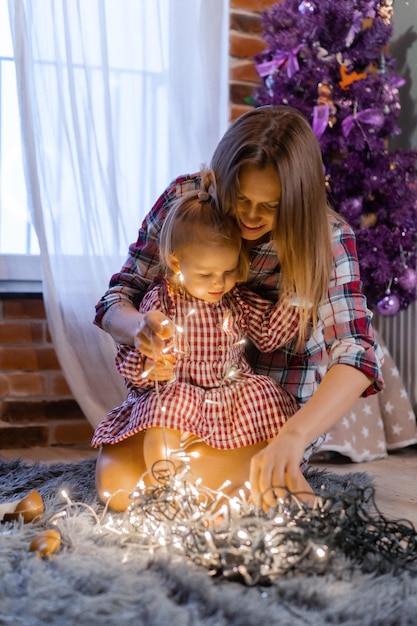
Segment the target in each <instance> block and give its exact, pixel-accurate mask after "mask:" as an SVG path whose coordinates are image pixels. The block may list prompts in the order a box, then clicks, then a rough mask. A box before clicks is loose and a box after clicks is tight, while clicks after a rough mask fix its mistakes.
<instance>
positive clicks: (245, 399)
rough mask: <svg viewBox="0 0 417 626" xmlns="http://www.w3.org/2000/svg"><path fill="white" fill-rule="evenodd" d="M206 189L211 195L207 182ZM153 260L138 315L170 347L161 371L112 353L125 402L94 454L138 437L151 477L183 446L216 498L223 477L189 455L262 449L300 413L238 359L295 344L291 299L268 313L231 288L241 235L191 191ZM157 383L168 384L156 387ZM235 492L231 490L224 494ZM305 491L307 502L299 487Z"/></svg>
mask: <svg viewBox="0 0 417 626" xmlns="http://www.w3.org/2000/svg"><path fill="white" fill-rule="evenodd" d="M204 179H205V184H206V186H207V187H209V186H211V187H213V185H212V184H211V185H210V183H211V182H212V177H211V176H210V173H209V172H207V173H206V174H205V176H204ZM159 256H160V260H161V266H162V269H163V270H164V274H165V275H166V278H162V279H159V280H157V281H156V282H155V284H154V286H152V287H151V289H150V291H148V293H147V294H146V296H145V297H144V299H143V300H142V303H141V305H140V312H141V313H144V314H146V312H148V311H161V312H162V313H163V314H164V315H165V316H166V317H167V318H168V319H169V320H171V322H172V323H173V328H174V333H173V338H172V339H171V341H169V342H168V345H167V346H166V348H165V352H164V359H163V361H162V362H161V363H157V362H155V361H153V360H152V359H149V358H146V357H144V356H143V355H142V354H141V353H140V352H139V351H138V350H136V349H135V348H132V347H131V346H127V345H121V346H119V348H118V354H117V359H116V363H117V367H118V369H119V371H120V373H121V374H122V375H123V376H124V378H125V380H126V383H127V387H128V389H129V394H128V397H127V399H126V401H125V402H124V403H123V404H122V405H121V406H120V407H118V408H116V409H114V410H113V411H111V412H110V413H109V415H107V417H106V418H105V419H104V420H103V421H102V422H101V423H100V425H99V426H98V428H97V429H96V432H95V434H94V438H93V445H94V446H98V445H104V444H117V443H119V442H121V441H123V440H125V439H126V438H128V437H131V436H133V435H135V434H136V433H139V432H143V431H146V432H145V433H144V440H143V451H144V460H145V466H146V469H147V470H148V477H150V476H151V473H150V472H149V470H151V469H152V467H153V465H154V464H155V463H156V462H157V461H161V460H162V459H165V458H167V457H169V451H172V450H179V449H180V448H181V444H182V443H184V442H185V441H186V442H187V450H188V451H189V452H193V453H194V454H193V455H192V456H191V457H190V459H191V469H192V472H193V473H194V474H198V475H199V476H201V477H202V478H203V482H204V484H206V485H207V486H210V487H213V488H215V487H218V486H220V484H221V483H223V482H224V480H225V476H224V474H223V472H222V473H219V472H218V468H217V465H216V464H215V463H212V464H208V465H207V464H205V465H206V466H205V467H203V466H202V465H201V462H198V461H194V457H195V453H196V452H197V453H198V451H199V450H201V449H202V448H207V447H212V448H215V449H219V450H229V449H236V448H242V447H246V446H254V445H257V444H263V445H266V442H267V441H268V440H269V439H272V438H274V437H276V436H277V435H278V432H279V430H280V428H281V427H282V426H283V424H284V423H285V422H286V421H287V419H288V418H289V417H290V416H291V415H293V414H294V413H295V412H296V410H297V408H298V406H297V403H296V401H295V400H294V398H293V397H292V396H291V395H290V394H289V393H288V392H286V391H285V390H284V389H283V388H282V387H280V386H279V385H278V384H277V383H276V382H275V381H274V380H273V379H272V378H270V377H269V376H261V375H257V374H255V373H254V372H253V370H252V368H251V367H250V366H249V363H248V361H247V360H246V358H245V354H244V349H245V340H246V338H247V337H249V338H250V339H251V341H252V342H253V344H254V345H256V346H257V348H258V349H260V350H264V351H267V352H271V351H273V350H275V349H276V348H278V347H280V346H283V345H284V344H285V343H288V342H289V341H290V340H291V339H294V338H295V336H296V333H297V329H298V311H297V307H296V306H294V305H293V304H292V303H291V302H290V301H289V299H285V298H284V299H281V300H280V302H278V303H277V304H275V305H274V304H273V303H271V302H269V301H268V300H264V299H262V298H261V297H260V296H258V295H255V294H254V293H251V292H250V291H249V290H248V289H247V288H245V287H243V286H240V287H238V286H237V285H236V283H237V281H240V282H242V281H243V280H245V279H246V277H247V271H248V264H247V257H246V254H245V252H244V250H243V249H242V238H241V234H240V227H239V224H238V222H237V220H236V218H235V217H234V216H232V215H225V214H224V212H223V211H222V210H221V209H220V208H219V206H218V204H217V202H216V200H215V197H214V196H213V195H211V194H210V193H208V192H206V191H193V192H191V193H189V194H187V195H186V196H183V197H182V198H180V199H179V201H178V202H177V203H176V205H175V206H174V207H173V208H172V210H171V211H170V214H169V216H168V217H167V219H166V220H165V222H164V225H163V227H162V231H161V236H160V246H159ZM173 363H175V365H174V364H173ZM158 372H159V375H158ZM164 375H171V376H173V380H171V381H168V382H165V383H161V382H160V381H161V380H163V379H164V377H165V376H164ZM151 379H156V380H151ZM158 379H159V380H158ZM197 458H199V454H197ZM203 458H205V457H204V454H203ZM300 475H301V469H300ZM241 486H242V485H241V483H240V482H237V483H236V481H234V482H232V484H231V486H230V489H229V491H230V492H231V493H233V492H234V491H236V490H237V489H238V488H240V487H241ZM305 489H306V491H308V492H311V489H310V487H309V486H308V484H307V482H305ZM110 505H111V501H110Z"/></svg>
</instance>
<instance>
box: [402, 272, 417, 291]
mask: <svg viewBox="0 0 417 626" xmlns="http://www.w3.org/2000/svg"><path fill="white" fill-rule="evenodd" d="M398 284H399V285H400V287H402V288H403V289H405V290H406V291H412V290H413V289H415V288H416V286H417V272H416V271H415V270H413V269H412V268H411V267H407V268H406V269H405V271H404V274H401V276H400V277H399V278H398Z"/></svg>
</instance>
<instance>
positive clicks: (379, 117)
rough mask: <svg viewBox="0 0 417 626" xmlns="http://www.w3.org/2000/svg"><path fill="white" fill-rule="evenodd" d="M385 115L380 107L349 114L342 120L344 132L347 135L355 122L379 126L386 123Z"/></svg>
mask: <svg viewBox="0 0 417 626" xmlns="http://www.w3.org/2000/svg"><path fill="white" fill-rule="evenodd" d="M384 121H385V115H384V114H383V113H382V111H380V110H379V109H363V110H362V111H359V112H358V113H356V114H354V115H348V116H347V117H346V118H345V119H344V120H343V122H342V132H343V135H344V136H345V137H347V136H348V135H349V133H350V131H351V130H352V128H353V126H354V124H355V122H359V123H361V124H373V125H374V126H378V127H379V128H380V127H381V126H382V125H383V124H384Z"/></svg>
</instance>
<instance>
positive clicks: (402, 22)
mask: <svg viewBox="0 0 417 626" xmlns="http://www.w3.org/2000/svg"><path fill="white" fill-rule="evenodd" d="M392 24H393V26H394V34H393V37H392V39H391V42H390V51H391V54H392V55H393V56H394V58H395V59H396V62H397V71H398V73H399V74H400V76H402V78H404V79H405V80H406V84H405V85H404V86H403V87H401V89H400V103H401V115H400V118H399V126H400V128H401V131H402V132H401V135H399V136H398V137H395V138H394V139H393V140H392V142H391V147H392V148H402V149H412V150H417V0H394V17H393V20H392Z"/></svg>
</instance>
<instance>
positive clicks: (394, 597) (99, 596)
mask: <svg viewBox="0 0 417 626" xmlns="http://www.w3.org/2000/svg"><path fill="white" fill-rule="evenodd" d="M94 463H95V460H94V459H87V460H85V461H81V462H80V463H77V464H70V463H55V464H53V465H43V464H40V463H37V464H34V465H28V464H25V463H23V462H21V461H20V460H15V461H0V484H1V490H0V500H1V501H9V500H12V499H16V498H21V497H23V496H24V495H26V493H28V491H30V490H31V489H38V490H39V491H40V492H41V494H42V496H43V498H44V501H45V507H46V510H45V514H44V516H43V518H42V519H41V520H40V521H39V522H36V523H32V524H26V525H22V524H21V523H20V522H13V523H10V522H8V523H3V524H1V525H0V625H1V626H3V625H9V624H10V625H13V626H20V625H24V626H41V625H42V626H44V625H46V624H47V625H49V626H55V625H56V626H67V625H68V626H73V625H80V626H81V625H82V626H90V625H96V624H97V625H99V624H100V625H101V626H113V625H114V626H130V625H132V626H133V625H135V626H136V625H139V626H141V625H145V626H165V625H171V624H172V625H175V626H200V625H203V624H204V625H207V626H230V625H235V626H259V625H260V624H268V625H277V626H278V625H279V626H298V625H300V626H301V625H303V626H305V625H309V624H311V625H313V624H314V625H315V626H316V625H318V624H319V625H320V626H322V625H326V624H344V625H346V626H353V625H355V626H379V625H381V626H406V625H412V624H413V625H415V624H417V576H415V575H413V574H412V573H411V572H409V571H406V570H405V569H404V570H402V571H401V570H400V571H396V572H395V573H385V574H382V575H376V574H367V573H363V571H362V570H361V569H360V568H359V567H357V566H355V567H352V566H348V564H347V563H346V567H344V556H340V559H339V562H338V567H337V569H336V571H325V572H324V573H323V574H320V575H310V576H309V575H305V574H299V573H298V574H297V573H295V574H294V573H293V574H291V575H289V574H288V575H284V576H282V577H279V578H278V579H276V580H275V581H274V582H273V583H272V584H269V585H265V586H262V585H256V586H250V587H248V586H245V585H243V584H241V583H240V582H232V581H230V580H225V579H224V578H218V577H211V576H209V574H208V572H207V570H206V569H204V568H201V567H199V566H197V565H195V564H194V563H193V562H191V561H188V560H186V559H185V558H178V557H176V558H169V557H167V556H164V555H163V554H158V553H155V554H150V553H145V552H144V551H140V550H137V549H135V548H134V547H129V546H128V545H126V544H125V545H124V546H121V545H120V544H119V543H118V542H117V540H115V538H114V535H111V536H109V535H108V534H106V533H103V532H98V530H97V524H96V521H95V518H94V515H93V513H92V511H93V512H96V514H97V515H99V514H100V512H102V507H101V505H99V503H98V502H97V500H96V496H95V491H94ZM309 480H310V483H311V484H312V486H313V487H314V488H316V489H320V487H321V486H322V485H323V486H324V487H325V488H326V490H328V491H329V492H330V493H342V492H346V490H347V489H349V486H352V485H357V486H366V485H369V484H370V479H369V477H368V475H367V474H365V473H352V474H347V475H345V476H339V475H336V474H332V473H330V472H326V471H324V472H323V471H312V473H311V474H310V476H309ZM63 488H65V489H66V490H67V492H68V493H69V494H70V497H71V500H72V501H74V502H75V501H78V502H81V503H85V504H86V505H88V506H89V507H91V509H89V508H88V507H85V506H84V505H83V504H80V505H76V506H71V507H68V508H67V509H66V510H67V515H66V517H65V518H64V517H63V518H62V519H61V518H57V519H58V522H57V526H58V528H59V530H60V532H61V535H62V540H63V541H62V546H61V548H60V549H59V550H58V551H57V552H56V553H55V554H54V555H53V556H52V557H50V558H49V559H45V558H39V557H37V556H36V555H35V553H33V552H30V551H29V544H30V542H31V540H32V538H33V537H34V536H35V535H36V534H38V533H39V532H40V531H41V530H42V529H44V528H45V527H50V524H49V525H48V523H47V520H48V519H49V517H50V516H51V515H52V514H54V513H58V512H60V511H62V510H63V509H65V505H66V503H65V501H64V500H63V498H62V496H61V490H62V489H63Z"/></svg>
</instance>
